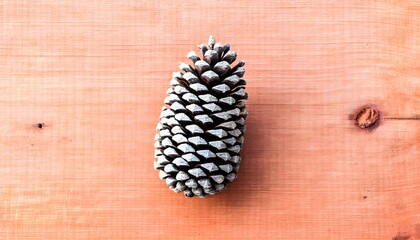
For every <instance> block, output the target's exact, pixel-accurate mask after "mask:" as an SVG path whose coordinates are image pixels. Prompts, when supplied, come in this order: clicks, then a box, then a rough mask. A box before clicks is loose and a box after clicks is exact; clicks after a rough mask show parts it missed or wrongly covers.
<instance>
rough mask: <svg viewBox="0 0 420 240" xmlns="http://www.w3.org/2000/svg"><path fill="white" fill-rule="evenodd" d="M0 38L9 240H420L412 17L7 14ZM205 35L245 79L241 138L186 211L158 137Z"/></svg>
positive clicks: (353, 2)
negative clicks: (237, 152) (231, 55)
mask: <svg viewBox="0 0 420 240" xmlns="http://www.w3.org/2000/svg"><path fill="white" fill-rule="evenodd" d="M0 32H1V34H0V112H1V116H0V118H1V124H0V132H1V136H0V144H1V151H0V198H1V201H0V238H1V239H364V240H366V239H397V240H401V239H420V121H419V118H420V60H419V59H420V1H415V0H411V1H403V0H401V1H396V0H393V1H391V0H389V1H385V0H381V1H366V0H363V1H357V0H348V1H327V0H318V1H309V0H298V1H274V0H272V1H266V2H260V1H133V0H130V1H110V0H106V1H81V0H79V1H63V0H59V1H58V0H49V1H2V2H1V3H0ZM209 34H213V35H214V36H215V37H216V39H217V40H219V41H221V42H230V43H231V44H232V46H233V47H234V49H235V50H237V51H238V53H239V56H240V58H241V59H243V60H245V61H246V62H247V64H246V69H247V73H246V75H245V76H246V79H247V80H248V89H247V90H248V92H249V96H250V98H249V101H248V106H249V112H250V115H249V119H248V122H247V127H248V132H247V134H246V143H245V147H244V152H243V162H242V166H241V167H242V168H241V171H240V174H239V178H238V179H237V180H236V182H234V183H233V184H231V185H230V187H229V189H228V190H227V191H225V192H223V193H221V194H219V195H217V196H213V197H210V198H207V199H188V198H185V197H184V196H182V195H181V194H175V193H173V192H171V191H169V190H168V189H167V188H166V186H165V184H164V183H163V182H162V181H161V180H159V179H158V176H157V172H156V171H154V170H153V137H154V134H155V132H154V128H155V126H156V123H157V121H158V116H159V112H160V107H161V106H162V104H163V99H164V97H165V91H166V89H167V87H168V86H169V80H170V77H171V74H172V71H175V70H176V69H177V66H178V63H179V62H181V61H184V60H185V58H186V54H187V52H188V51H189V50H195V47H196V44H198V43H202V42H206V41H207V38H208V35H209ZM365 104H374V105H376V106H377V107H378V109H379V110H380V111H381V112H382V113H383V116H385V118H386V119H384V121H383V122H382V123H381V125H380V126H379V127H378V128H377V129H376V130H375V131H372V132H368V131H362V130H359V129H358V128H357V127H356V126H355V125H354V122H353V120H352V118H354V116H355V114H356V111H357V110H358V109H359V108H360V107H362V106H363V105H365ZM38 123H42V124H43V125H42V126H40V127H41V128H39V126H38V125H37V124H38Z"/></svg>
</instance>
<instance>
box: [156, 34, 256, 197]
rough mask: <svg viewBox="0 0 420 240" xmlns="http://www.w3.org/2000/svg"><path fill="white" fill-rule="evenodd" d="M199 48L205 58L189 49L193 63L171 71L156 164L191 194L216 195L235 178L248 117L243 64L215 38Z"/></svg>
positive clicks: (170, 183)
mask: <svg viewBox="0 0 420 240" xmlns="http://www.w3.org/2000/svg"><path fill="white" fill-rule="evenodd" d="M198 47H199V49H200V50H201V52H202V53H203V60H201V59H200V57H199V56H198V55H197V54H196V53H195V52H193V51H191V52H189V53H188V58H189V59H190V60H191V61H192V62H193V63H194V65H193V66H191V65H188V64H186V63H181V64H180V65H179V68H180V69H181V72H175V73H174V74H173V78H172V80H171V81H170V84H171V86H172V87H171V88H169V89H168V91H167V94H168V96H167V97H166V98H165V101H164V102H165V104H166V106H164V107H163V108H162V112H161V115H160V122H159V123H158V125H157V128H156V130H157V131H158V133H157V134H156V136H155V140H156V142H155V157H156V158H157V161H155V162H154V168H155V169H156V170H159V177H160V178H161V179H162V180H165V181H166V184H167V185H168V186H169V188H170V189H171V190H173V191H174V192H184V194H185V196H187V197H193V196H199V197H206V196H207V195H213V194H215V193H218V192H220V191H222V190H224V189H225V188H226V186H227V185H228V184H229V183H230V182H231V181H233V180H234V179H235V178H236V176H237V173H238V170H239V163H240V161H241V157H240V155H239V153H240V151H241V148H242V145H243V142H244V138H243V134H244V132H245V126H244V121H245V119H246V117H247V115H248V113H247V110H246V106H245V100H246V99H247V98H248V95H247V93H246V92H245V85H246V81H245V80H243V79H242V77H243V75H244V73H245V70H244V68H243V66H244V65H245V63H244V62H243V61H238V62H237V64H236V65H235V66H233V67H231V65H230V64H231V63H233V62H234V61H235V60H236V52H234V51H232V50H230V45H229V44H225V45H222V44H220V43H215V39H214V38H213V37H212V36H210V38H209V43H208V45H207V46H206V45H205V44H201V45H199V46H198Z"/></svg>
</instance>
